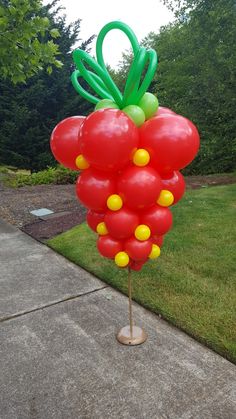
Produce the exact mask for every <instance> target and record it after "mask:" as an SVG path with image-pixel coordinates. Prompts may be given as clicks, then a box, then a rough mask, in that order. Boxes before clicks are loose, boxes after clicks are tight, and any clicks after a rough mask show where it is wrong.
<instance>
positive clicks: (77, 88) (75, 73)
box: [71, 70, 99, 104]
mask: <svg viewBox="0 0 236 419" xmlns="http://www.w3.org/2000/svg"><path fill="white" fill-rule="evenodd" d="M80 76H81V74H80V72H79V70H75V71H73V73H72V75H71V82H72V85H73V87H74V89H75V91H76V92H77V93H79V95H80V96H82V97H83V98H84V99H86V100H88V101H89V102H91V103H95V104H97V103H98V102H99V99H98V98H97V97H95V96H93V95H91V94H90V93H89V92H87V90H85V89H84V88H83V87H82V86H81V84H80V83H79V81H78V77H80Z"/></svg>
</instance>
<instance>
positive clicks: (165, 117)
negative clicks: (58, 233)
mask: <svg viewBox="0 0 236 419" xmlns="http://www.w3.org/2000/svg"><path fill="white" fill-rule="evenodd" d="M112 29H120V30H122V31H123V32H124V33H125V34H126V35H127V36H128V38H129V40H130V42H131V45H132V49H133V54H134V59H133V62H132V64H131V67H130V70H129V74H128V77H127V81H126V85H125V88H124V92H123V95H122V93H121V92H120V90H119V89H118V87H117V86H116V85H115V83H114V81H113V80H112V78H111V76H110V74H109V72H108V70H107V68H106V66H105V63H104V59H103V54H102V45H103V41H104V38H105V36H106V34H107V33H108V32H109V31H110V30H112ZM96 56H97V61H96V60H95V59H93V58H92V57H90V56H89V55H88V54H87V53H86V52H85V51H82V50H80V49H77V50H75V51H74V52H73V59H74V62H75V64H76V68H77V69H76V70H75V71H74V72H73V74H72V84H73V86H74V88H75V90H76V91H77V92H78V93H79V94H80V95H81V96H82V97H84V98H85V99H87V100H89V101H91V102H92V103H94V104H96V106H95V110H94V112H92V113H91V114H90V115H89V116H87V117H84V116H73V117H70V118H67V119H65V120H63V121H61V122H60V123H59V124H58V125H57V126H56V127H55V129H54V130H53V133H52V136H51V150H52V153H53V154H54V156H55V158H56V159H57V160H58V161H59V162H60V163H61V164H63V165H64V166H65V167H68V168H70V169H73V170H80V171H81V172H82V173H81V174H80V175H79V177H78V180H77V184H76V193H77V196H78V198H79V200H80V201H81V202H82V203H83V205H84V206H85V207H87V208H88V212H87V223H88V225H89V227H90V228H91V229H92V230H94V231H95V232H96V233H97V234H98V240H97V248H98V250H99V252H100V254H101V255H102V256H104V257H106V258H110V259H113V260H114V262H115V264H116V265H117V266H118V267H121V268H125V267H128V268H129V270H130V269H132V270H136V271H138V270H140V269H141V268H142V266H143V265H144V264H145V263H146V262H148V260H150V259H155V258H158V257H159V255H160V248H161V246H162V243H163V237H164V235H165V234H166V233H167V232H168V231H169V230H170V228H171V226H172V213H171V211H170V209H169V207H170V206H172V205H174V204H176V203H177V202H178V201H179V200H180V199H181V197H182V196H183V194H184V191H185V182H184V178H183V176H182V174H181V173H180V172H179V170H180V169H183V168H184V167H185V166H187V165H188V164H189V163H190V162H191V161H192V160H193V159H194V157H195V155H196V153H197V151H198V148H199V134H198V131H197V129H196V127H195V126H194V125H193V123H192V122H191V121H189V120H188V119H186V118H184V117H183V116H180V115H177V114H176V113H174V112H173V111H171V110H170V109H168V108H164V107H158V99H157V98H156V97H155V96H154V95H153V94H151V93H149V92H147V89H148V87H149V85H150V83H151V81H152V79H153V77H154V74H155V71H156V68H157V55H156V52H155V51H154V50H152V49H148V50H147V49H146V48H144V47H141V46H139V44H138V41H137V38H136V36H135V35H134V33H133V32H132V30H131V29H130V28H129V27H128V26H127V25H125V24H124V23H122V22H111V23H108V24H107V25H105V26H104V28H103V29H102V30H101V32H100V33H99V35H98V38H97V44H96ZM85 64H87V67H89V68H90V70H88V69H87V68H86V66H85ZM144 70H145V71H146V73H145V74H143V73H144ZM79 78H82V79H84V80H85V81H86V82H87V84H88V85H90V87H91V88H92V89H93V90H94V92H95V93H96V96H94V95H92V94H91V93H90V92H88V91H86V90H85V88H84V87H83V86H82V85H81V84H80V82H79V80H78V79H79Z"/></svg>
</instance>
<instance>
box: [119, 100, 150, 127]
mask: <svg viewBox="0 0 236 419" xmlns="http://www.w3.org/2000/svg"><path fill="white" fill-rule="evenodd" d="M122 112H124V113H126V115H128V116H129V117H130V119H132V121H133V122H134V124H135V125H136V126H137V127H141V125H143V123H144V122H145V113H144V112H143V110H142V109H141V108H140V107H139V106H137V105H128V106H126V107H125V108H123V109H122Z"/></svg>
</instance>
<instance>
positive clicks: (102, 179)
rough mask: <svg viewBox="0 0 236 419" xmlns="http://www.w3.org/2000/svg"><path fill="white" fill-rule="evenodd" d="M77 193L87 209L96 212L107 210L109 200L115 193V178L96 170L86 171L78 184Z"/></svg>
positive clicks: (79, 178)
mask: <svg viewBox="0 0 236 419" xmlns="http://www.w3.org/2000/svg"><path fill="white" fill-rule="evenodd" d="M76 193H77V196H78V198H79V200H80V201H81V202H82V204H84V205H85V207H87V208H90V209H92V210H94V211H98V212H99V211H105V210H106V209H107V198H108V197H109V195H112V194H114V193H115V178H114V177H112V176H107V174H105V173H102V172H99V171H98V170H94V169H86V170H85V171H84V172H83V173H82V174H81V175H80V176H79V177H78V180H77V183H76Z"/></svg>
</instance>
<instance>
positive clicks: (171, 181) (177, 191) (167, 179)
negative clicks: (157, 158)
mask: <svg viewBox="0 0 236 419" xmlns="http://www.w3.org/2000/svg"><path fill="white" fill-rule="evenodd" d="M162 186H163V187H162V189H166V190H168V191H170V192H172V194H173V195H174V202H173V204H172V205H174V204H177V202H178V201H179V200H180V199H181V198H182V196H183V195H184V192H185V180H184V177H183V175H182V174H181V173H180V172H178V171H177V170H176V171H175V172H172V173H170V174H169V175H166V176H165V175H163V178H162Z"/></svg>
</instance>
